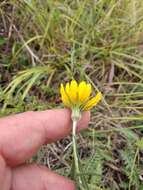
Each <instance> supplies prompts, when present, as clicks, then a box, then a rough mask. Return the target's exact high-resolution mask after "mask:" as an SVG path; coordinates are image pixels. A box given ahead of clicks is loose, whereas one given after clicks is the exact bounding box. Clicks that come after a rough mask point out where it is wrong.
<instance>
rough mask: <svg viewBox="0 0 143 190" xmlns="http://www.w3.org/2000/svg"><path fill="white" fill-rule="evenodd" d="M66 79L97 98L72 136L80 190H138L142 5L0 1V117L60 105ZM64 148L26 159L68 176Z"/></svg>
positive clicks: (142, 159)
mask: <svg viewBox="0 0 143 190" xmlns="http://www.w3.org/2000/svg"><path fill="white" fill-rule="evenodd" d="M73 78H75V79H76V80H78V81H81V80H86V81H88V82H90V83H91V84H92V86H93V89H94V90H95V93H96V90H97V89H99V90H100V91H101V92H102V93H103V95H104V98H103V101H102V103H101V104H100V105H99V106H98V107H96V108H94V109H93V110H92V114H91V122H90V128H89V129H88V130H87V131H84V132H83V133H82V134H81V135H79V137H78V147H79V150H78V151H79V153H80V158H81V164H82V169H83V173H82V175H83V176H84V178H85V183H86V185H87V189H90V190H111V189H112V190H127V189H128V190H143V177H142V174H143V139H142V133H143V82H142V81H143V1H142V0H59V1H57V0H55V1H53V0H9V1H8V0H3V1H1V2H0V109H1V111H0V115H1V116H4V115H8V114H14V113H18V112H23V111H27V110H35V111H36V110H44V109H51V108H56V107H62V104H61V101H60V97H59V84H60V83H61V82H67V81H69V80H71V79H73ZM70 142H71V139H70V137H67V138H65V139H63V140H61V141H59V142H57V143H55V144H52V145H46V146H44V147H42V149H41V150H40V151H39V152H38V154H37V155H35V156H34V157H33V159H32V160H31V161H36V162H37V163H42V164H45V165H47V166H48V167H50V168H52V169H54V170H56V171H57V172H59V173H60V174H63V175H65V176H70V173H71V165H72V146H71V143H70ZM47 147H48V149H47Z"/></svg>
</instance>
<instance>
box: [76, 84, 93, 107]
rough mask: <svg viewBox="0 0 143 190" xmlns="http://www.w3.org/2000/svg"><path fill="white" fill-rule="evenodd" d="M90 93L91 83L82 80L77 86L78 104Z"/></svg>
mask: <svg viewBox="0 0 143 190" xmlns="http://www.w3.org/2000/svg"><path fill="white" fill-rule="evenodd" d="M90 93H91V85H90V84H86V82H84V81H82V82H80V84H79V87H78V98H79V102H80V104H82V103H84V102H85V101H86V100H87V99H88V98H89V96H90Z"/></svg>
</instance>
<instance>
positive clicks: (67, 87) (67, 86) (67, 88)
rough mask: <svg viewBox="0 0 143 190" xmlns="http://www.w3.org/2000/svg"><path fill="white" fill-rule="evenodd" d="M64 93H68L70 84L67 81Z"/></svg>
mask: <svg viewBox="0 0 143 190" xmlns="http://www.w3.org/2000/svg"><path fill="white" fill-rule="evenodd" d="M65 91H66V93H67V94H68V95H69V93H70V84H69V82H68V83H67V84H66V89H65Z"/></svg>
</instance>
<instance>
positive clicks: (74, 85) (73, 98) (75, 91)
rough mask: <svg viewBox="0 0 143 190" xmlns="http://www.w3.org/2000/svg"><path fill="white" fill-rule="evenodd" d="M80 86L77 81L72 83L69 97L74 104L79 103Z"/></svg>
mask: <svg viewBox="0 0 143 190" xmlns="http://www.w3.org/2000/svg"><path fill="white" fill-rule="evenodd" d="M77 94H78V84H77V82H76V81H75V80H72V81H71V83H70V90H69V97H70V100H71V102H72V103H74V104H76V103H77Z"/></svg>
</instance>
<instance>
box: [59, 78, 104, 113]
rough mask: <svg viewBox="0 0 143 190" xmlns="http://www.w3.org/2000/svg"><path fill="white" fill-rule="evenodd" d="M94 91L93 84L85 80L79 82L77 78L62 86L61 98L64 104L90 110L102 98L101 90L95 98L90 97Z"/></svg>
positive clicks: (72, 107)
mask: <svg viewBox="0 0 143 190" xmlns="http://www.w3.org/2000/svg"><path fill="white" fill-rule="evenodd" d="M91 92H92V88H91V84H88V83H86V82H85V81H82V82H80V83H79V84H77V82H76V81H75V80H72V81H71V82H70V83H67V84H66V86H65V88H64V86H63V84H61V87H60V93H61V98H62V101H63V103H64V105H65V106H66V107H68V108H71V109H74V108H78V109H80V110H81V111H87V110H90V109H91V108H92V107H93V106H95V105H96V104H97V103H98V102H99V101H100V100H101V98H102V95H101V92H98V93H97V95H96V96H95V97H93V98H90V95H91Z"/></svg>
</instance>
